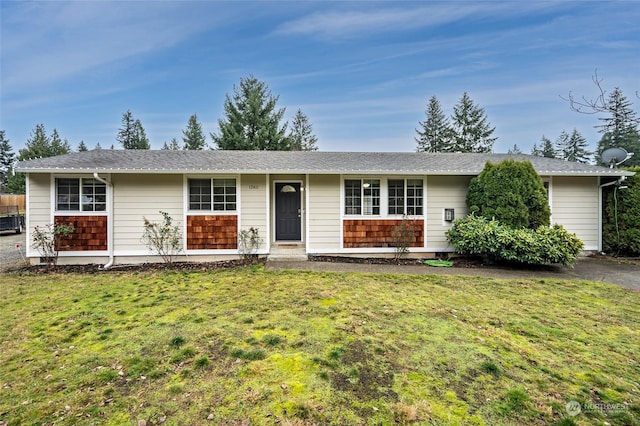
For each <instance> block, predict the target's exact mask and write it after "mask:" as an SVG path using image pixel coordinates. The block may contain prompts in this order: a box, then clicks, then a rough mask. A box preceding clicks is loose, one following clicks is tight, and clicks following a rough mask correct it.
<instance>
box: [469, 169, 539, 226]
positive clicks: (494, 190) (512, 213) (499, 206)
mask: <svg viewBox="0 0 640 426" xmlns="http://www.w3.org/2000/svg"><path fill="white" fill-rule="evenodd" d="M467 206H468V207H469V212H470V213H475V214H476V215H478V216H482V217H486V218H487V219H492V218H495V219H497V220H499V221H500V222H501V223H503V224H505V225H508V226H511V227H512V228H529V229H536V228H538V227H539V226H549V217H550V215H551V213H550V210H549V197H548V195H547V191H546V189H545V188H544V184H543V182H542V179H541V178H540V176H538V173H536V171H535V169H534V168H533V166H532V165H531V163H530V162H529V161H515V160H504V161H501V162H499V163H498V164H493V163H490V162H488V163H487V164H486V165H485V167H484V169H483V170H482V172H480V174H479V175H478V176H476V177H474V178H473V179H471V182H470V183H469V191H468V192H467Z"/></svg>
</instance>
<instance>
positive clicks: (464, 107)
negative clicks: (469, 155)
mask: <svg viewBox="0 0 640 426" xmlns="http://www.w3.org/2000/svg"><path fill="white" fill-rule="evenodd" d="M452 121H453V129H454V133H455V136H454V143H453V148H452V151H453V152H491V151H492V149H493V144H494V143H495V141H496V140H497V139H498V138H494V137H491V135H493V132H494V131H495V127H491V126H490V124H489V123H488V122H487V117H486V114H485V111H484V109H483V108H480V107H479V106H477V105H476V104H474V102H473V101H472V100H471V98H470V97H469V94H468V93H467V92H464V94H463V95H462V98H460V101H459V102H458V104H457V105H456V106H454V107H453V120H452Z"/></svg>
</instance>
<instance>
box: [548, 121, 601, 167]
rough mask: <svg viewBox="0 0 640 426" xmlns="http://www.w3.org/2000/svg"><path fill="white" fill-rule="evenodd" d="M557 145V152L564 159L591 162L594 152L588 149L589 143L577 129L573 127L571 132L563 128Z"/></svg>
mask: <svg viewBox="0 0 640 426" xmlns="http://www.w3.org/2000/svg"><path fill="white" fill-rule="evenodd" d="M556 146H557V150H558V151H557V152H558V153H559V156H560V158H561V159H563V160H566V161H574V162H577V163H589V162H590V161H591V156H592V155H593V153H592V152H591V151H589V150H588V149H587V148H588V146H589V144H588V143H587V140H586V139H585V138H584V136H582V135H581V134H580V132H578V130H576V129H573V132H571V134H568V133H567V132H565V131H564V130H563V131H562V133H560V136H559V137H558V140H557V141H556Z"/></svg>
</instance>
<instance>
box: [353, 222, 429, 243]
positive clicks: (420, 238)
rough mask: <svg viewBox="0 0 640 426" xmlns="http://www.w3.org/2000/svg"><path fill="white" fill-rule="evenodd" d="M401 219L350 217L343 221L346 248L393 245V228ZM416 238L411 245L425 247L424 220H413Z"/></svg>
mask: <svg viewBox="0 0 640 426" xmlns="http://www.w3.org/2000/svg"><path fill="white" fill-rule="evenodd" d="M401 223H402V220H401V219H348V220H344V221H342V238H343V245H344V248H366V247H371V248H373V247H376V248H379V247H393V228H394V227H395V226H398V225H400V224H401ZM412 223H413V225H414V226H415V229H416V238H415V239H414V241H413V242H412V243H411V244H410V247H424V221H422V220H416V221H412Z"/></svg>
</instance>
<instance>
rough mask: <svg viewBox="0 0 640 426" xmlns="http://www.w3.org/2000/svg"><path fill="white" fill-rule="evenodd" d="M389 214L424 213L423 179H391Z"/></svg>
mask: <svg viewBox="0 0 640 426" xmlns="http://www.w3.org/2000/svg"><path fill="white" fill-rule="evenodd" d="M388 187H389V188H388V189H389V214H407V215H412V216H414V215H421V214H422V213H423V208H422V203H423V189H422V179H407V180H406V185H405V180H404V179H389V181H388Z"/></svg>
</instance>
